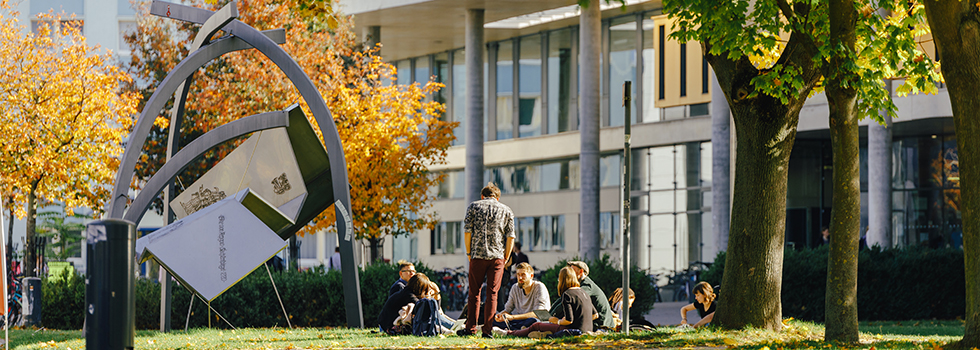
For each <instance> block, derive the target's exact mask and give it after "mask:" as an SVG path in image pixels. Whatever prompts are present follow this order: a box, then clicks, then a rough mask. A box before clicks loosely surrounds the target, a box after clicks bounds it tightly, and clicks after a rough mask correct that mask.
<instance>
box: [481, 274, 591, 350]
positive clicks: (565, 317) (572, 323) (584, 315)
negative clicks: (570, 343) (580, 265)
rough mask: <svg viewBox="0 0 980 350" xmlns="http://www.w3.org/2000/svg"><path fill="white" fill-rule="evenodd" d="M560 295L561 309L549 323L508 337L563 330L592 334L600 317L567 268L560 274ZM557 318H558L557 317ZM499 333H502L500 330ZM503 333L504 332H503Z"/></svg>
mask: <svg viewBox="0 0 980 350" xmlns="http://www.w3.org/2000/svg"><path fill="white" fill-rule="evenodd" d="M558 294H559V295H561V298H560V300H561V307H560V308H559V309H558V312H557V313H555V314H553V315H554V316H552V317H551V318H550V319H549V320H548V322H536V323H534V324H532V325H531V326H530V327H527V328H524V329H522V330H518V331H508V332H507V333H506V334H507V335H513V336H518V337H528V336H530V335H531V334H532V332H537V334H541V332H546V333H547V332H550V333H558V332H560V331H563V330H566V329H567V330H578V331H579V332H581V333H590V332H592V330H593V329H594V328H593V325H592V320H595V319H596V318H597V317H599V314H598V313H596V310H595V307H593V306H592V300H590V299H589V296H588V295H587V294H585V292H584V291H582V288H581V285H580V284H579V282H578V277H577V276H576V272H575V270H574V269H573V268H572V267H569V266H566V267H564V268H562V269H561V271H560V272H559V273H558ZM556 316H557V317H556ZM497 332H501V331H500V330H498V331H497ZM501 333H502V332H501Z"/></svg>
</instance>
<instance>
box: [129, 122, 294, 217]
mask: <svg viewBox="0 0 980 350" xmlns="http://www.w3.org/2000/svg"><path fill="white" fill-rule="evenodd" d="M292 108H299V107H298V106H294V107H290V108H288V109H287V110H286V111H275V112H267V113H262V114H256V115H252V116H248V117H245V118H242V119H238V120H235V121H232V122H230V123H227V124H224V125H222V126H219V127H217V128H214V129H213V130H211V131H208V132H207V133H205V134H204V135H201V137H198V138H197V139H194V141H192V142H191V143H190V144H189V145H187V146H186V147H184V148H182V149H181V150H180V152H177V154H175V155H174V156H173V157H172V158H170V160H169V161H167V162H166V163H164V164H163V167H161V168H160V170H157V172H156V173H155V174H153V177H151V178H150V181H147V182H146V185H144V186H143V190H142V191H140V194H139V195H137V196H136V199H134V200H133V203H132V204H130V206H129V210H128V211H126V216H125V217H123V219H125V220H129V221H131V222H140V219H142V218H143V215H144V214H145V213H146V209H147V208H149V207H150V203H151V202H152V201H153V199H154V198H156V197H157V193H160V191H162V190H163V188H164V187H165V186H167V184H168V183H170V182H171V181H173V179H174V178H175V177H177V174H179V173H180V172H181V171H183V170H184V169H185V168H187V166H188V165H190V162H191V161H193V160H194V159H196V158H197V157H200V156H201V155H202V154H204V152H207V151H208V150H210V149H212V148H214V147H215V146H217V145H219V144H221V143H223V142H225V141H228V140H231V139H233V138H236V137H239V136H244V135H248V134H250V133H253V132H256V131H260V130H265V129H272V128H278V127H286V126H289V112H288V110H289V109H292ZM164 205H167V204H166V203H164Z"/></svg>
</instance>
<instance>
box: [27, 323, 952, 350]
mask: <svg viewBox="0 0 980 350" xmlns="http://www.w3.org/2000/svg"><path fill="white" fill-rule="evenodd" d="M784 323H785V324H786V327H785V328H784V329H783V331H781V332H770V331H762V330H753V329H748V330H739V331H725V330H720V329H712V328H704V329H697V330H694V329H677V328H673V327H663V328H657V329H656V330H655V331H653V332H633V333H630V334H629V335H624V334H618V333H614V334H605V335H599V336H583V337H576V338H566V339H557V340H550V339H549V340H535V339H525V338H511V337H502V338H501V337H498V338H497V339H492V340H485V339H481V338H477V337H456V336H450V337H436V338H422V337H413V336H401V337H390V336H387V335H382V334H378V333H375V332H372V331H370V330H362V329H347V328H334V329H325V328H302V329H283V328H263V329H256V328H250V329H239V330H218V329H193V330H190V331H188V332H183V331H175V332H172V333H160V332H156V331H139V332H137V334H136V339H135V346H136V348H137V349H332V348H384V349H388V348H402V349H418V348H486V347H495V348H502V349H509V348H537V349H555V348H562V349H573V348H607V349H612V348H691V347H701V348H739V349H771V350H777V349H804V348H820V349H823V348H831V349H870V348H872V347H874V348H875V349H933V348H935V347H937V346H942V345H943V344H946V343H948V342H951V341H955V340H959V339H960V338H961V337H962V336H963V322H962V321H907V322H906V321H903V322H862V323H861V324H860V330H861V344H857V345H855V344H828V343H825V342H823V331H824V329H823V325H821V324H816V323H811V322H802V321H796V320H787V321H786V322H784ZM10 338H11V347H10V348H11V349H82V348H84V347H85V339H84V338H83V337H82V333H81V331H60V330H43V329H42V330H30V329H21V330H11V331H10Z"/></svg>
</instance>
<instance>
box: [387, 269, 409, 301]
mask: <svg viewBox="0 0 980 350" xmlns="http://www.w3.org/2000/svg"><path fill="white" fill-rule="evenodd" d="M412 276H415V264H413V263H410V262H407V261H405V260H398V280H396V281H395V283H394V284H392V285H391V288H388V297H391V296H392V295H395V293H398V292H399V291H401V290H402V289H405V285H406V284H408V279H410V278H412Z"/></svg>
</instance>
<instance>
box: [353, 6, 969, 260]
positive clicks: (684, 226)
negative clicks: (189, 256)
mask: <svg viewBox="0 0 980 350" xmlns="http://www.w3.org/2000/svg"><path fill="white" fill-rule="evenodd" d="M341 4H342V7H341V9H342V11H344V12H345V13H349V14H353V15H354V16H355V22H356V23H357V27H358V29H359V30H362V32H363V33H365V34H366V36H379V35H380V40H378V38H371V39H372V40H377V41H380V43H381V44H382V49H381V55H382V56H383V57H384V58H385V60H386V61H388V62H392V63H393V64H394V65H395V66H396V68H397V70H398V83H400V84H410V83H414V82H418V83H423V82H425V81H428V80H430V79H432V80H435V81H438V82H441V83H443V84H445V86H446V87H445V88H444V89H443V90H442V91H440V92H439V93H438V94H436V95H434V96H432V97H431V98H433V99H435V100H437V101H440V102H443V103H445V104H446V112H445V114H444V115H443V116H441V117H442V118H444V119H446V120H450V121H457V122H460V126H459V127H458V128H457V129H456V132H455V135H456V141H455V143H454V146H453V147H452V148H451V149H450V150H449V156H448V159H447V160H448V162H447V164H444V165H439V166H438V167H433V168H432V169H431V170H433V171H438V172H444V173H446V174H447V175H448V176H447V180H446V182H445V183H443V184H442V185H441V186H439V188H438V189H437V191H438V198H439V200H438V201H437V202H436V203H435V206H434V210H435V211H436V212H437V213H438V215H439V217H440V219H441V222H440V223H439V224H438V225H437V226H436V228H435V229H433V230H426V231H420V232H415V233H413V234H412V235H410V236H403V237H397V238H394V239H389V240H388V241H387V242H386V243H385V250H386V252H385V257H386V258H388V257H390V258H391V259H393V260H398V259H407V260H420V261H423V262H424V263H425V264H427V265H429V266H431V267H435V268H442V267H456V266H462V265H465V264H466V257H465V248H463V247H462V243H463V242H462V241H463V238H462V237H463V232H462V221H463V215H464V211H465V208H466V205H467V203H466V199H465V198H466V191H467V190H466V186H464V183H465V168H466V166H467V161H466V157H467V153H466V147H468V145H469V144H468V142H467V140H466V137H467V135H466V134H467V133H466V125H465V124H466V123H467V122H468V121H469V120H472V118H467V116H466V103H467V102H466V98H467V97H466V96H467V91H466V89H467V87H469V86H471V85H469V84H467V81H466V80H467V74H466V72H467V69H470V67H468V66H467V60H466V59H465V51H466V49H467V48H466V46H465V43H466V39H467V38H466V35H467V34H466V33H467V32H468V30H469V29H468V28H465V25H466V24H465V22H466V19H467V17H466V16H467V14H466V13H467V11H469V10H471V9H473V8H480V9H482V11H483V13H484V23H483V35H484V38H485V39H484V42H485V48H484V50H485V56H484V60H483V67H482V70H483V72H484V75H483V77H484V78H483V99H484V101H485V103H484V113H483V123H484V128H483V130H484V132H483V139H484V142H483V143H482V147H483V164H484V170H483V174H484V175H483V178H484V180H485V181H484V183H486V182H494V183H496V184H497V185H498V186H500V188H501V190H502V196H501V201H502V202H504V203H506V204H507V205H509V206H511V208H513V209H514V212H515V215H516V217H517V220H516V221H517V222H516V226H517V235H518V237H517V241H519V242H521V243H522V244H523V246H524V251H525V252H526V253H527V254H528V256H529V257H530V260H531V262H532V264H533V265H535V266H537V267H538V268H542V269H543V268H547V267H549V266H551V265H552V264H554V263H556V262H557V261H558V260H560V259H565V258H572V257H575V256H577V255H578V254H579V237H580V232H579V226H580V224H579V218H580V213H581V205H582V203H581V199H580V196H579V189H580V168H579V158H578V156H579V152H580V149H581V144H580V137H579V129H578V125H579V124H578V121H579V120H578V115H577V111H578V109H577V104H578V103H579V101H578V93H577V91H578V86H577V83H578V82H579V80H580V79H579V76H578V74H579V69H578V67H579V65H578V54H579V46H580V39H579V28H578V8H577V6H576V5H575V4H576V2H575V1H537V2H517V1H497V2H472V1H469V2H457V1H448V0H428V1H425V0H422V1H419V0H402V1H381V0H378V1H341ZM426 18H429V19H432V18H438V19H439V20H438V21H433V20H425V19H426ZM601 30H602V35H601V41H602V42H601V47H602V52H601V85H600V89H601V102H600V111H601V116H600V123H601V124H600V125H601V129H600V152H601V158H600V186H601V190H600V200H599V202H600V203H599V206H600V224H599V232H598V234H599V236H600V242H601V243H600V245H601V251H602V253H604V254H609V255H610V256H611V257H612V259H613V260H616V261H618V260H619V256H620V254H621V253H620V251H619V249H620V248H619V245H620V241H621V232H620V209H619V208H620V203H621V196H622V195H621V194H622V191H621V189H620V184H621V178H620V174H621V166H622V164H621V162H622V146H623V143H622V140H623V132H624V128H623V124H624V123H625V122H626V120H627V117H626V116H625V109H624V108H623V102H622V101H623V88H622V85H623V82H624V81H632V86H633V91H632V93H633V95H632V96H633V106H632V113H631V115H630V116H629V120H630V122H631V123H632V147H633V149H632V151H631V152H632V155H633V170H632V172H631V176H632V180H631V181H632V188H631V191H630V196H631V203H632V206H631V223H632V226H631V236H630V237H631V253H632V260H633V262H634V263H635V264H636V265H638V266H639V267H640V268H642V269H646V270H648V271H650V272H651V273H653V272H657V271H662V270H678V269H684V268H686V267H687V266H688V264H689V263H691V262H695V261H704V262H711V261H713V260H714V257H715V255H716V254H717V253H718V251H719V250H723V249H724V245H725V241H726V240H725V239H724V237H726V235H727V232H716V231H715V228H714V226H715V225H714V224H713V220H712V215H713V213H712V203H713V202H714V201H713V193H712V188H713V186H712V185H713V184H712V178H713V176H712V172H713V164H716V163H715V161H717V160H718V158H719V156H717V155H713V152H712V144H713V143H712V132H711V131H712V127H713V125H712V115H711V111H714V110H718V109H716V108H713V107H715V106H716V105H717V104H718V103H725V101H724V100H723V99H720V98H715V99H714V100H713V99H712V89H713V88H712V86H711V85H712V83H713V77H712V73H711V68H710V67H709V65H708V64H707V63H706V62H705V61H704V60H703V59H702V58H701V53H700V45H698V44H696V43H688V44H681V43H677V42H674V41H671V40H669V39H667V35H669V31H670V22H669V20H668V19H667V18H666V16H664V15H663V11H662V5H661V3H660V1H627V6H625V9H622V8H620V7H617V6H609V7H608V8H605V7H604V9H603V11H602V29H601ZM928 49H930V50H931V47H930V48H928ZM477 68H480V67H477ZM893 97H894V98H895V101H896V104H897V105H898V107H899V118H897V119H895V120H894V121H893V122H892V124H891V125H890V126H889V127H888V129H887V130H888V131H889V133H890V136H891V141H890V144H887V145H886V144H885V143H883V142H877V143H874V144H872V146H876V145H877V146H881V147H884V148H885V149H889V150H890V151H889V152H886V153H887V157H890V158H891V160H892V164H893V166H892V167H891V169H886V170H883V171H884V172H887V173H888V174H889V176H888V177H889V178H890V179H891V181H890V183H889V184H885V185H884V187H885V188H887V192H888V193H886V195H887V196H888V197H889V198H891V208H890V209H887V211H888V212H890V215H889V218H888V222H889V223H890V226H891V227H890V228H887V231H888V232H887V234H886V235H887V237H888V241H887V242H888V245H891V246H911V245H928V246H933V247H938V246H958V245H961V244H962V238H961V237H962V234H961V230H960V223H959V216H960V214H959V210H958V203H959V189H958V187H959V186H958V181H959V177H958V170H957V163H956V162H957V159H956V144H955V137H956V136H955V134H954V132H953V130H952V117H951V115H952V112H951V108H950V105H949V100H948V96H947V95H946V93H945V89H944V88H943V87H941V88H940V93H939V94H938V95H932V96H928V95H914V96H908V97H899V96H897V95H895V96H893ZM719 100H720V101H719ZM722 110H724V109H722ZM722 117H723V118H724V117H726V116H722ZM731 130H732V132H731V138H732V140H733V141H730V142H732V143H734V142H735V141H734V127H731ZM861 130H862V148H861V150H862V151H861V164H862V170H861V180H862V181H861V183H862V225H861V226H862V230H866V229H867V228H868V227H869V226H872V225H871V224H869V219H868V212H869V210H870V209H871V208H874V207H878V206H879V205H880V201H876V202H874V203H870V200H869V197H871V196H869V187H871V188H873V187H875V186H876V185H877V184H876V183H875V182H872V183H871V185H872V186H869V180H868V173H869V172H868V170H869V165H868V164H869V163H870V164H871V166H870V169H872V170H874V169H879V168H880V167H879V164H880V162H881V158H882V157H881V156H874V157H871V159H870V160H869V151H868V150H869V146H868V137H867V134H868V121H867V120H865V121H863V122H862V126H861ZM874 132H880V131H878V130H875V131H874ZM876 140H877V139H876ZM724 142H726V145H725V146H729V145H728V144H727V143H728V142H729V141H727V140H725V141H724ZM871 148H872V149H874V147H871ZM730 149H734V147H730ZM872 153H874V152H872ZM723 158H727V159H721V160H723V161H724V162H730V164H732V166H731V167H730V170H729V171H731V173H732V174H733V173H734V171H733V170H734V161H735V158H736V157H735V155H734V154H730V155H729V156H728V157H723ZM832 172H833V164H832V162H831V151H830V133H829V130H828V108H827V104H826V99H825V98H824V97H823V96H822V95H816V96H814V97H813V98H811V100H810V101H808V102H807V104H806V106H805V108H804V110H803V111H802V113H801V116H800V124H799V131H798V135H797V141H796V146H795V147H794V151H793V154H792V157H791V161H790V175H789V189H788V194H787V221H786V243H787V245H788V246H791V247H794V248H802V247H812V246H816V245H818V244H820V242H821V238H820V235H819V231H820V228H821V226H829V219H830V209H831V208H830V205H831V202H832V195H833V194H832V186H831V180H832ZM886 182H887V181H886ZM434 190H436V189H434ZM726 196H727V194H726ZM725 209H726V210H727V208H725ZM883 226H884V225H883ZM876 243H877V242H876Z"/></svg>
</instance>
